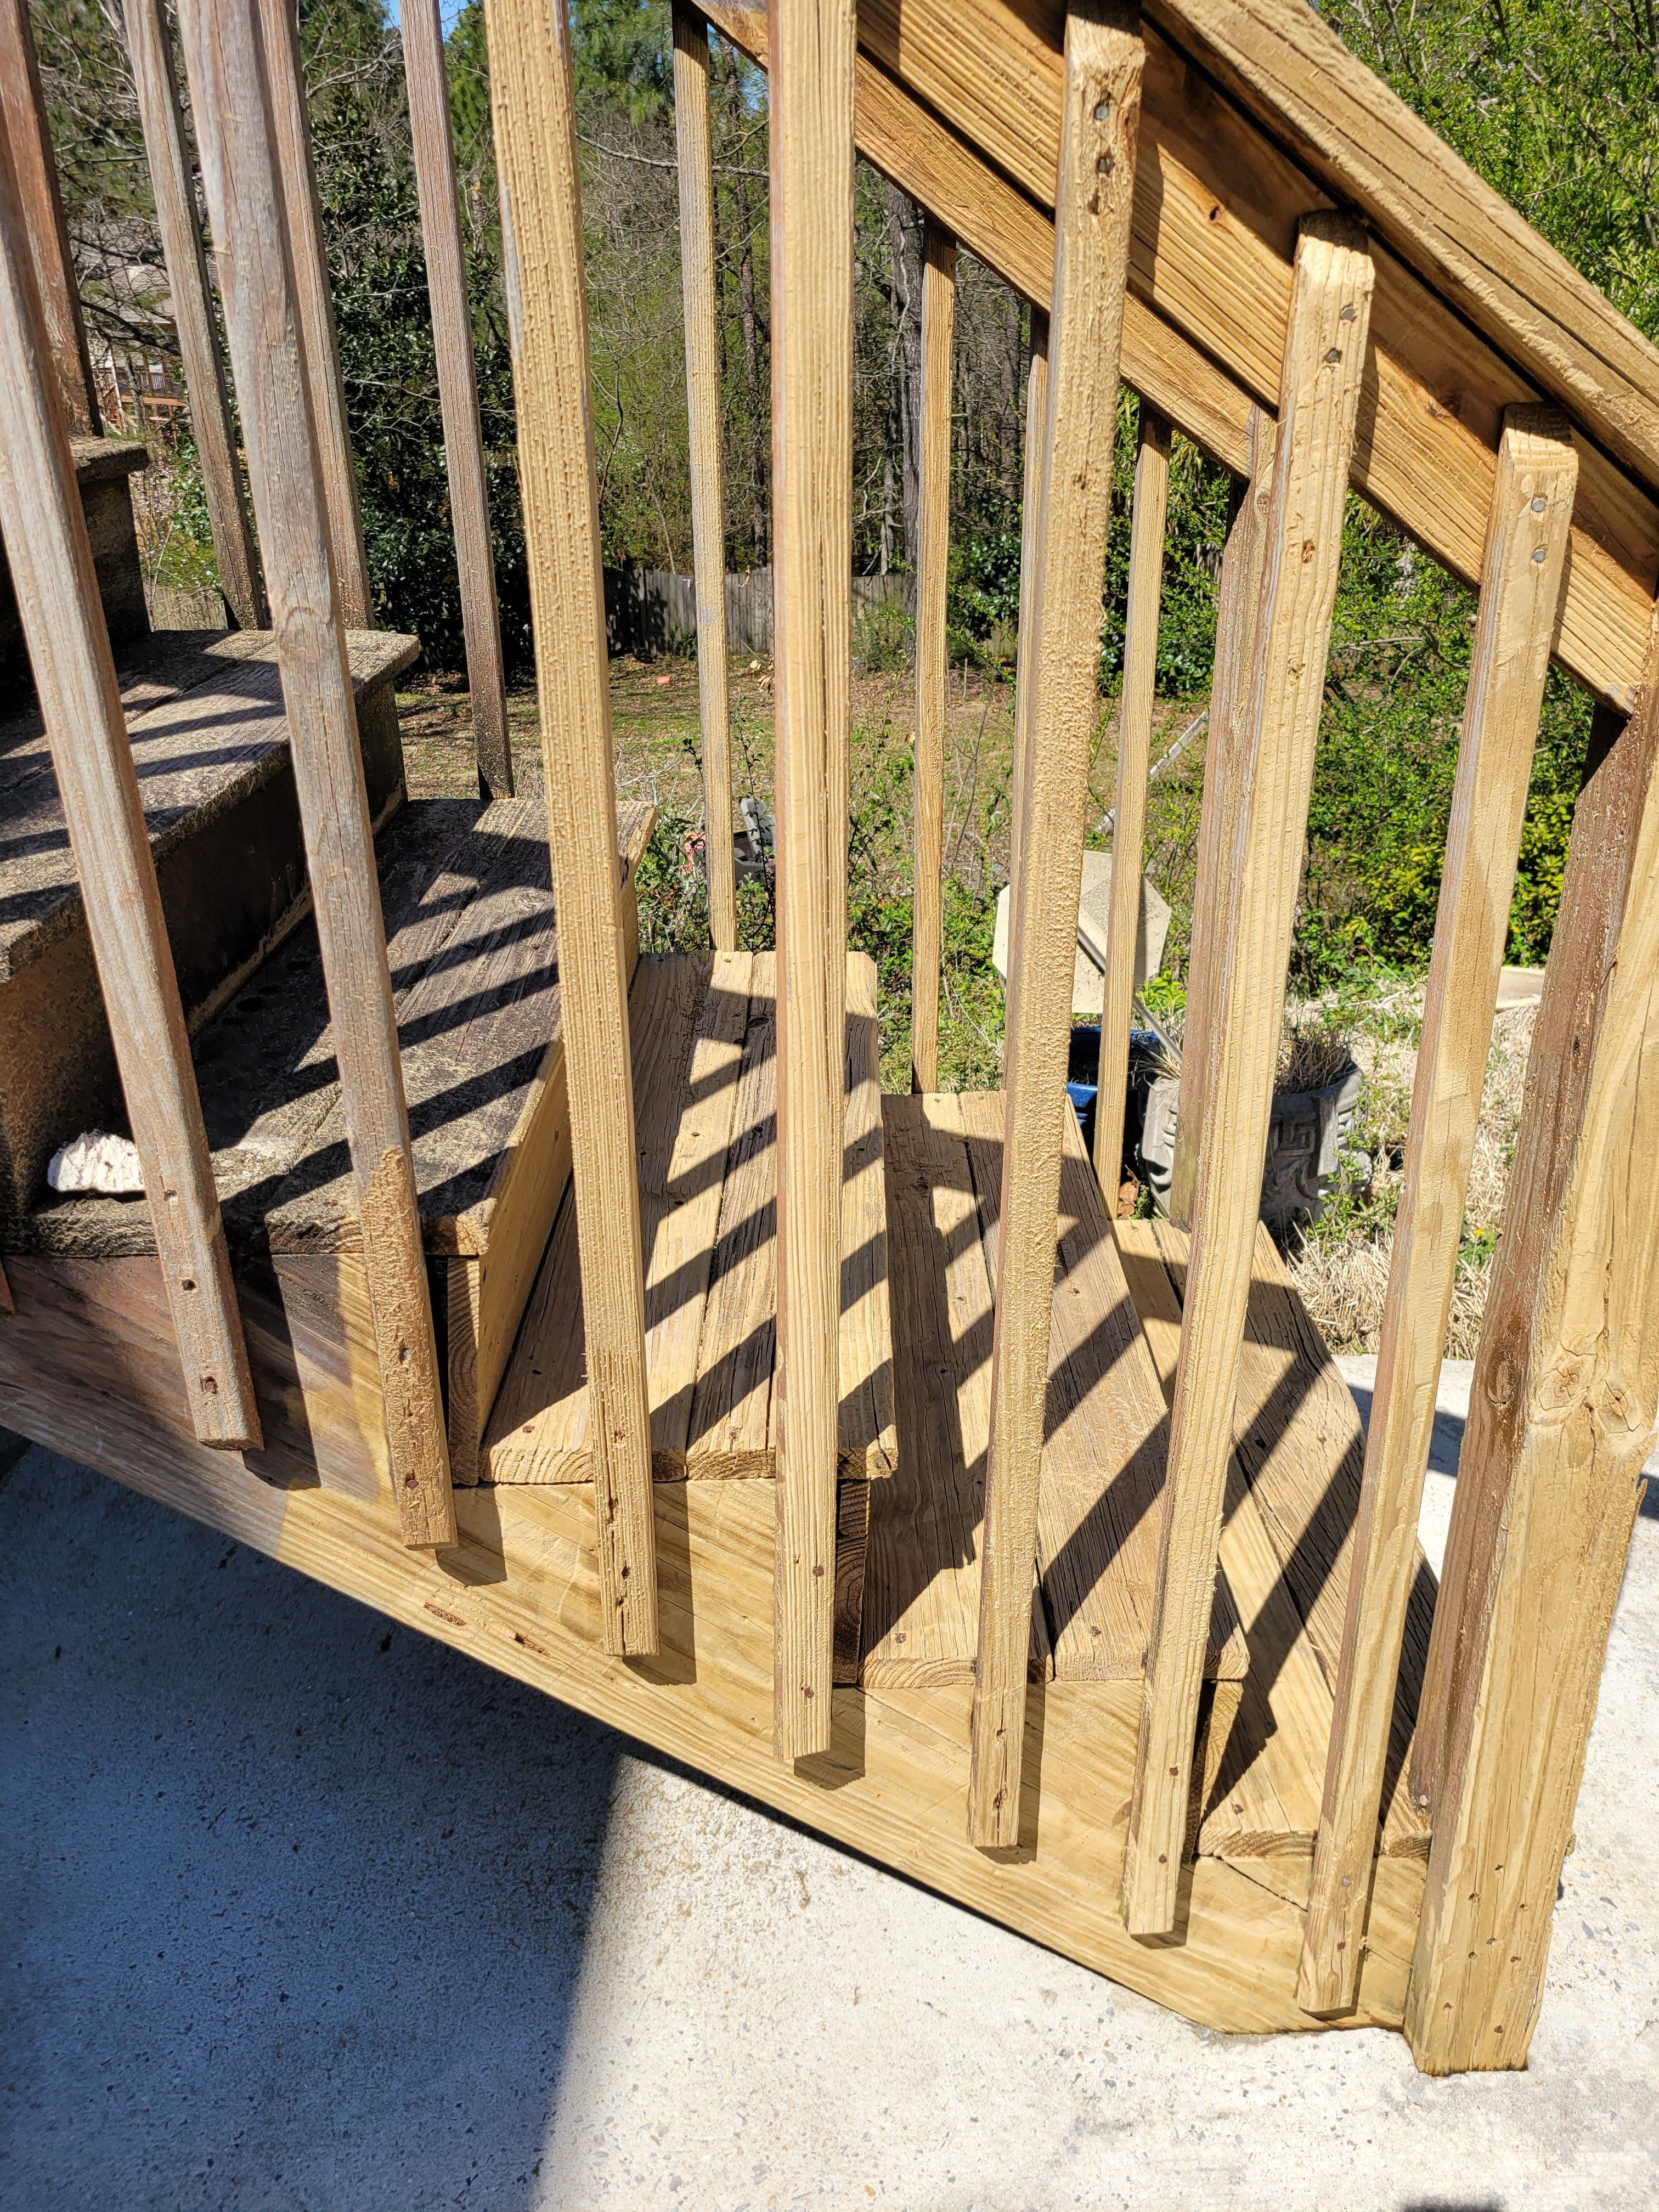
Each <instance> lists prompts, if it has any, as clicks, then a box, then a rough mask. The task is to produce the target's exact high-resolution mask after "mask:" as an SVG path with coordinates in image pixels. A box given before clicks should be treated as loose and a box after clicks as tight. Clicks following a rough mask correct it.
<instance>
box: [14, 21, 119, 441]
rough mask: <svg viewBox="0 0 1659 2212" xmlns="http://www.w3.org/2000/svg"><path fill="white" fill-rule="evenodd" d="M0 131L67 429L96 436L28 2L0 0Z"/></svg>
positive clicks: (94, 398) (93, 395) (94, 401)
mask: <svg viewBox="0 0 1659 2212" xmlns="http://www.w3.org/2000/svg"><path fill="white" fill-rule="evenodd" d="M0 126H3V130H0V136H3V137H4V138H5V139H6V142H7V143H8V145H9V148H10V149H11V160H12V177H13V180H14V184H15V189H16V191H17V195H18V204H19V205H20V206H21V209H22V210H23V222H24V228H25V230H26V231H27V238H28V247H29V253H30V258H31V259H32V260H33V264H34V278H35V286H36V291H37V295H38V297H39V300H40V313H41V328H42V330H43V331H44V332H45V334H46V354H47V358H48V359H49V360H50V361H51V362H52V368H53V369H54V370H55V372H56V374H57V377H58V391H59V392H60V394H61V395H62V398H63V402H64V411H65V414H66V416H67V418H68V422H69V426H70V429H71V430H72V431H76V432H79V433H80V434H81V435H83V436H91V437H96V436H97V435H98V434H99V433H100V430H101V429H102V428H103V424H102V423H101V422H100V420H99V416H98V393H97V389H96V387H95V386H94V383H93V380H92V360H91V356H89V355H88V351H87V332H86V325H84V323H83V322H82V319H81V300H80V295H79V292H78V290H77V289H76V281H75V261H74V258H73V256H72V255H71V253H70V242H69V231H68V228H67V227H66V225H65V223H64V199H63V194H62V193H61V192H60V191H59V190H58V168H57V165H56V163H55V162H54V161H53V160H52V137H51V133H50V132H49V131H48V130H47V127H46V100H45V98H44V96H43V95H42V93H41V90H40V61H39V59H38V58H37V57H36V54H35V51H34V36H33V33H32V32H31V30H30V28H29V13H28V0H0Z"/></svg>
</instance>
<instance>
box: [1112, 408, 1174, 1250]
mask: <svg viewBox="0 0 1659 2212" xmlns="http://www.w3.org/2000/svg"><path fill="white" fill-rule="evenodd" d="M1169 511H1170V426H1169V424H1168V423H1167V422H1165V421H1164V418H1163V416H1161V415H1156V414H1154V413H1153V412H1152V409H1151V408H1149V407H1148V406H1147V405H1146V404H1145V402H1144V401H1143V402H1142V404H1141V410H1140V428H1139V444H1138V447H1137V450H1136V453H1135V494H1134V511H1133V515H1132V516H1131V519H1130V525H1129V605H1128V617H1127V623H1126V626H1125V632H1124V641H1123V686H1122V690H1121V692H1120V694H1119V696H1118V710H1117V795H1116V798H1115V800H1114V802H1113V817H1114V818H1113V823H1112V897H1111V908H1110V916H1109V922H1108V926H1107V933H1106V973H1105V976H1104V978H1103V988H1102V992H1101V1008H1100V1062H1099V1066H1098V1068H1097V1073H1096V1091H1095V1146H1094V1153H1095V1176H1096V1179H1097V1181H1098V1182H1099V1184H1100V1187H1101V1188H1102V1190H1103V1191H1104V1192H1105V1194H1106V1211H1107V1212H1108V1214H1109V1215H1111V1214H1115V1213H1116V1212H1117V1194H1118V1182H1119V1176H1120V1171H1121V1165H1122V1158H1123V1115H1124V1106H1125V1102H1126V1100H1127V1096H1128V1087H1129V1028H1130V1024H1131V1022H1132V1020H1133V1015H1134V993H1135V954H1136V951H1137V950H1138V948H1139V943H1140V903H1141V900H1140V869H1141V853H1142V848H1143V847H1144V846H1145V844H1146V779H1147V777H1148V775H1150V774H1151V772H1152V702H1153V696H1154V693H1155V690H1156V687H1157V683H1158V602H1159V599H1160V597H1161V595H1162V591H1163V582H1164V523H1165V521H1166V520H1167V518H1168V515H1169Z"/></svg>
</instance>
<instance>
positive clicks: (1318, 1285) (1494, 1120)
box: [1291, 991, 1536, 1359]
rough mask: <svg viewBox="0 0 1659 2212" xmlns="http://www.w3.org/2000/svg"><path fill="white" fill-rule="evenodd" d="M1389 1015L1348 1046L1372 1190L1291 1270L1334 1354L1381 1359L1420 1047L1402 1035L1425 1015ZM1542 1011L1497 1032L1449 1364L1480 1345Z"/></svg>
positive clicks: (1399, 1008) (1360, 1028)
mask: <svg viewBox="0 0 1659 2212" xmlns="http://www.w3.org/2000/svg"><path fill="white" fill-rule="evenodd" d="M1391 1011H1392V1013H1393V1016H1394V1018H1393V1019H1392V1020H1391V1021H1390V1022H1389V1024H1388V1025H1387V1027H1386V1029H1383V1031H1382V1033H1381V1034H1378V1033H1376V1032H1375V1031H1374V1032H1373V1033H1372V1034H1370V1035H1368V1034H1366V1030H1365V1025H1364V1021H1363V1018H1362V1020H1361V1021H1359V1022H1358V1023H1356V1024H1353V1027H1352V1033H1351V1034H1350V1036H1349V1042H1350V1045H1351V1048H1352V1052H1353V1055H1354V1058H1355V1059H1356V1060H1358V1062H1359V1065H1360V1067H1361V1069H1362V1070H1363V1072H1364V1078H1365V1084H1364V1091H1363V1093H1362V1096H1361V1100H1360V1113H1359V1126H1358V1128H1357V1130H1356V1141H1357V1143H1358V1144H1359V1145H1361V1146H1364V1147H1365V1148H1366V1149H1367V1150H1369V1152H1370V1154H1371V1157H1372V1159H1373V1161H1374V1168H1373V1172H1372V1177H1371V1182H1370V1188H1369V1191H1367V1192H1365V1193H1364V1194H1355V1193H1352V1192H1349V1193H1346V1194H1341V1195H1340V1196H1339V1197H1338V1198H1337V1200H1335V1202H1334V1203H1333V1205H1332V1206H1331V1207H1330V1208H1329V1210H1328V1213H1327V1215H1326V1218H1324V1219H1323V1220H1322V1221H1321V1222H1320V1223H1319V1224H1318V1225H1316V1228H1315V1229H1314V1230H1313V1231H1311V1232H1310V1235H1309V1236H1308V1237H1307V1238H1306V1239H1305V1240H1304V1243H1303V1244H1302V1246H1301V1248H1300V1249H1299V1250H1298V1251H1297V1252H1296V1253H1295V1254H1294V1255H1292V1256H1291V1275H1292V1277H1293V1279H1294V1280H1295V1282H1296V1285H1297V1289H1298V1291H1300V1292H1301V1294H1302V1297H1303V1300H1304V1303H1305V1304H1306V1306H1307V1308H1308V1310H1309V1312H1310V1314H1311V1315H1312V1316H1313V1318H1314V1320H1315V1321H1316V1322H1317V1323H1318V1325H1319V1328H1320V1331H1321V1333H1322V1335H1323V1336H1324V1339H1325V1341H1326V1342H1327V1343H1328V1345H1329V1346H1330V1348H1331V1350H1332V1351H1333V1352H1375V1351H1376V1348H1377V1343H1378V1339H1379V1336H1380V1333H1381V1329H1382V1323H1383V1299H1384V1297H1386V1295H1387V1291H1388V1286H1389V1263H1390V1261H1391V1260H1392V1257H1393V1253H1394V1218H1395V1212H1396V1210H1397V1208H1398V1206H1399V1203H1400V1197H1401V1190H1402V1188H1403V1187H1404V1183H1405V1172H1404V1155H1405V1146H1406V1131H1407V1123H1408V1121H1409V1118H1410V1112H1411V1092H1412V1083H1413V1078H1414V1076H1415V1073H1416V1067H1417V1053H1416V1049H1415V1048H1414V1047H1413V1045H1411V1044H1409V1043H1404V1042H1401V1041H1400V1039H1399V1037H1398V1035H1397V1033H1395V1032H1397V1028H1398V1024H1399V1016H1400V1014H1401V1012H1407V1013H1415V1014H1417V1015H1419V1016H1420V1014H1421V1012H1422V994H1421V992H1420V991H1419V992H1418V993H1417V994H1415V999H1414V1000H1406V1001H1404V1002H1403V1003H1402V1002H1401V1001H1398V1000H1396V1001H1395V1005H1394V1007H1393V1009H1392V1010H1391ZM1535 1012H1536V1009H1535V1008H1534V1007H1532V1006H1516V1007H1512V1008H1509V1009H1507V1010H1506V1011H1505V1012H1502V1013H1500V1014H1499V1015H1498V1019H1497V1023H1496V1024H1495V1026H1494V1030H1493V1035H1492V1052H1491V1054H1490V1057H1489V1058H1488V1060H1487V1063H1486V1083H1485V1085H1484V1087H1483V1089H1482V1091H1481V1096H1480V1121H1479V1123H1478V1124H1477V1126H1476V1130H1475V1140H1474V1160H1473V1162H1472V1164H1471V1166H1470V1170H1469V1188H1468V1203H1467V1206H1466V1208H1465V1212H1464V1219H1463V1241H1462V1248H1461V1249H1460V1251H1459V1254H1458V1260H1457V1273H1456V1275H1455V1279H1454V1282H1453V1286H1452V1304H1451V1314H1450V1317H1449V1322H1448V1326H1447V1330H1446V1357H1447V1358H1449V1359H1469V1358H1474V1351H1475V1346H1476V1345H1477V1343H1478V1342H1479V1340H1480V1323H1481V1320H1482V1317H1483V1316H1484V1315H1485V1312H1486V1291H1487V1289H1488V1286H1489V1285H1490V1282H1491V1279H1492V1261H1493V1259H1494V1258H1495V1256H1496V1252H1497V1245H1498V1233H1499V1231H1500V1230H1501V1228H1502V1226H1503V1212H1504V1188H1505V1186H1506V1183H1507V1182H1508V1177H1509V1169H1510V1159H1511V1158H1512V1157H1513V1155H1514V1152H1515V1139H1516V1131H1517V1130H1518V1128H1519V1127H1520V1121H1521V1099H1522V1091H1523V1089H1524V1086H1525V1083H1526V1074H1527V1055H1528V1052H1529V1050H1530V1049H1531V1045H1532V1032H1533V1022H1534V1015H1535Z"/></svg>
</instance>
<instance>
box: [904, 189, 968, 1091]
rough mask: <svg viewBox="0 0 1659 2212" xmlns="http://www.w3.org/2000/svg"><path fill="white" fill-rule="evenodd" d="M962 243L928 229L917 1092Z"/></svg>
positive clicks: (933, 1061)
mask: <svg viewBox="0 0 1659 2212" xmlns="http://www.w3.org/2000/svg"><path fill="white" fill-rule="evenodd" d="M956 292H957V242H956V240H955V239H954V238H952V237H951V234H950V232H949V231H948V230H944V229H941V228H940V227H939V224H938V223H936V222H932V221H931V220H930V221H929V222H928V223H927V232H926V239H925V244H924V248H923V258H922V270H921V471H920V476H921V484H920V490H919V496H918V498H917V501H916V520H917V539H918V542H917V544H915V546H913V547H912V548H911V549H910V557H911V561H912V562H913V564H914V566H915V577H916V736H915V767H914V770H913V775H912V788H913V790H914V793H915V801H914V804H915V895H914V900H913V903H912V908H911V912H912V915H913V917H914V919H913V922H912V927H911V951H910V1083H911V1088H912V1089H913V1090H915V1091H937V1090H938V1089H939V962H940V959H941V958H942V957H943V954H944V950H945V927H944V911H943V908H944V895H945V885H944V870H945V675H946V672H947V664H948V661H949V657H950V653H949V644H948V641H947V639H946V635H945V583H946V580H947V573H948V570H949V567H950V559H951V338H952V331H953V326H954V323H955V314H956Z"/></svg>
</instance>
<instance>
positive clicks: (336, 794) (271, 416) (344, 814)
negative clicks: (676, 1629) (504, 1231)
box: [179, 0, 455, 1547]
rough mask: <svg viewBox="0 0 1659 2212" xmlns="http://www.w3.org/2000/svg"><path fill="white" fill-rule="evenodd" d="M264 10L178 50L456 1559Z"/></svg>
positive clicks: (413, 1389)
mask: <svg viewBox="0 0 1659 2212" xmlns="http://www.w3.org/2000/svg"><path fill="white" fill-rule="evenodd" d="M257 11H258V0H185V5H184V6H183V7H181V9H179V33H180V39H181V42H182V44H183V46H184V52H185V70H186V73H187V75H188V77H189V82H190V91H191V112H192V113H193V116H194V118H195V123H196V131H197V147H198V149H199V150H200V154H201V160H202V178H203V182H204V185H205V187H206V191H207V204H208V216H209V220H210V223H211V225H212V228H213V234H214V236H215V238H216V240H218V241H219V245H220V247H221V257H220V268H221V270H222V278H223V288H224V289H223V298H224V307H225V328H226V331H227V334H228V337H229V341H230V357H231V366H232V370H233V373H234V377H235V380H236V395H237V398H238V400H239V401H240V406H241V416H242V428H243V435H244V436H245V438H246V445H247V457H248V478H249V483H250V484H251V486H252V493H253V508H254V513H255V516H256V518H257V519H258V525H259V544H260V547H261V550H263V552H264V566H265V585H266V588H267V590H268V592H269V593H270V614H271V627H272V629H274V631H275V633H276V651H277V657H278V660H279V663H280V665H281V668H282V672H283V701H284V703H285V706H286V708H287V713H288V730H289V751H290V757H291V758H292V761H293V764H294V780H295V786H296V787H297V789H298V793H299V799H300V819H301V823H302V825H303V827H304V830H305V842H306V859H307V864H308V866H309V869H310V874H311V893H312V902H313V910H314V912H315V915H316V918H317V938H318V942H319V946H320V948H321V951H322V957H323V975H324V978H325V982H326V984H327V987H328V1004H329V1013H330V1016H331V1020H332V1023H333V1037H334V1056H335V1060H336V1063H337V1066H338V1068H339V1071H340V1090H341V1095H342V1097H343V1102H344V1107H345V1120H346V1127H347V1129H348V1131H349V1134H350V1144H351V1166H352V1174H353V1177H354V1180H355V1182H356V1192H357V1205H358V1211H359V1216H360V1220H361V1225H362V1240H363V1264H364V1269H365V1272H366V1273H367V1275H368V1293H369V1301H370V1305H371V1308H372V1310H373V1315H374V1343H375V1352H376V1354H377V1358H378V1363H379V1366H380V1389H381V1395H382V1398H383V1401H384V1403H385V1408H386V1440H387V1445H388V1448H389V1453H390V1458H391V1466H392V1486H393V1490H394V1493H395V1495H396V1498H397V1502H398V1522H399V1525H400V1528H401V1529H402V1533H403V1539H404V1542H405V1543H406V1544H410V1545H416V1546H422V1547H433V1546H438V1545H444V1544H453V1542H454V1541H455V1505H454V1499H453V1497H452V1495H451V1492H450V1486H449V1461H448V1455H447V1451H446V1449H445V1444H444V1420H443V1401H442V1394H441V1389H440V1384H439V1376H438V1356H437V1348H436V1345H435V1340H434V1336H433V1328H432V1309H431V1305H430V1303H429V1301H428V1293H427V1276H426V1255H425V1251H424V1249H423V1248H422V1238H421V1218H420V1211H419V1207H418V1205H417V1203H416V1193H415V1167H414V1161H413V1158H412V1157H411V1155H410V1146H409V1117H408V1114H407V1112H406V1110H405V1107H404V1084H403V1062H402V1060H401V1057H400V1055H399V1052H398V1024H397V1018H396V1015H395V1014H394V1012H393V1011H392V979H391V975H390V974H389V972H388V970H387V967H386V937H385V933H384V929H383V926H382V922H381V918H380V883H379V879H378V878H377V875H376V872H375V866H374V836H373V832H372V830H371V829H370V826H369V817H368V795H367V793H366V792H365V790H364V787H363V763H362V750H361V749H360V746H359V744H358V738H357V714H356V704H355V702H354V699H353V695H352V687H351V670H350V666H349V662H348V660H347V657H346V638H345V623H344V620H343V616H342V613H341V609H340V601H339V594H338V592H337V588H336V583H335V575H334V564H333V560H332V557H331V548H330V542H329V531H328V517H327V512H326V508H325V502H324V497H323V489H322V471H321V467H320V464H319V459H318V452H317V441H316V435H315V429H314V426H313V418H312V412H311V396H310V390H309V384H308V379H307V374H306V367H305V362H304V358H303V356H302V353H301V343H302V341H301V327H300V317H299V309H298V306H297V303H296V301H295V286H294V278H293V266H292V263H291V261H290V258H289V245H288V232H287V229H286V227H285V226H284V224H283V218H282V204H283V186H282V183H281V179H280V171H279V167H278V163H277V151H276V132H275V129H274V125H273V123H272V118H271V113H270V106H269V104H268V101H267V100H266V97H265V92H264V64H263V62H262V59H261V56H260V49H259V23H258V12H257Z"/></svg>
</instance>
